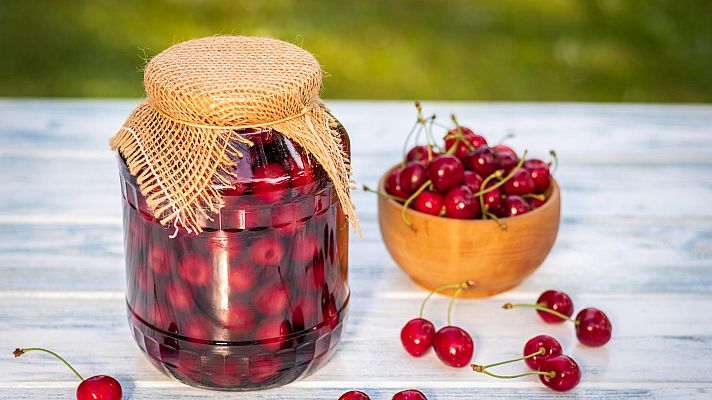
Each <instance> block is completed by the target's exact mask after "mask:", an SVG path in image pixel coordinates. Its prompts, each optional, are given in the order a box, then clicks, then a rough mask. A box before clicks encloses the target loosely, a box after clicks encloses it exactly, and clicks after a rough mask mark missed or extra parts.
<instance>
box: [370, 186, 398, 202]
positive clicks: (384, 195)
mask: <svg viewBox="0 0 712 400" xmlns="http://www.w3.org/2000/svg"><path fill="white" fill-rule="evenodd" d="M362 189H363V191H364V192H370V193H375V194H377V195H379V196H383V197H385V198H388V199H391V200H395V201H400V202H401V203H402V202H404V201H405V199H403V198H400V197H398V196H394V195H392V194H388V193H386V192H382V191H380V190H376V189H371V188H370V187H368V186H366V185H363V188H362Z"/></svg>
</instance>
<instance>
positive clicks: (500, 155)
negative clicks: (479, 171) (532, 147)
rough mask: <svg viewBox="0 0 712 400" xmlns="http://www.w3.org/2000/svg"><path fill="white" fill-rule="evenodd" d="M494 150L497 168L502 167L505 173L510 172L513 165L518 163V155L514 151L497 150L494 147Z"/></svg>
mask: <svg viewBox="0 0 712 400" xmlns="http://www.w3.org/2000/svg"><path fill="white" fill-rule="evenodd" d="M494 152H495V153H496V154H497V162H498V165H497V168H498V169H503V170H504V172H505V173H507V174H508V173H510V172H511V171H512V169H514V167H516V166H517V164H518V163H519V157H517V155H516V154H514V152H513V151H512V152H510V151H507V150H497V149H495V150H494Z"/></svg>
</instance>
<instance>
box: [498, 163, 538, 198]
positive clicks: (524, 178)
mask: <svg viewBox="0 0 712 400" xmlns="http://www.w3.org/2000/svg"><path fill="white" fill-rule="evenodd" d="M502 188H503V189H504V193H506V194H508V195H517V196H523V195H525V194H531V193H534V191H535V190H536V187H535V186H534V179H532V176H531V174H530V173H529V171H528V170H526V169H523V168H521V169H518V170H517V171H515V172H514V175H512V178H510V179H509V180H508V181H507V182H505V183H504V186H502Z"/></svg>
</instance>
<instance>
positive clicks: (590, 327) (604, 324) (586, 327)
mask: <svg viewBox="0 0 712 400" xmlns="http://www.w3.org/2000/svg"><path fill="white" fill-rule="evenodd" d="M519 307H529V308H534V309H536V310H537V312H538V313H539V316H541V318H542V319H543V320H544V321H545V322H548V323H559V322H564V321H569V322H572V323H573V324H574V325H575V327H576V337H577V338H578V340H579V342H581V344H584V345H586V346H590V347H600V346H603V345H605V344H606V343H608V342H609V341H610V340H611V336H612V334H613V324H611V320H610V319H609V318H608V316H607V315H606V314H605V313H604V312H603V311H601V310H599V309H597V308H585V309H583V310H581V311H580V312H579V313H578V314H577V315H576V319H572V318H571V316H572V315H573V311H574V306H573V302H572V301H571V297H569V295H567V294H566V293H564V292H561V291H557V290H547V291H546V292H544V293H542V294H541V296H539V299H537V302H536V303H534V304H512V303H506V304H504V305H503V306H502V308H504V309H507V310H508V309H512V308H519Z"/></svg>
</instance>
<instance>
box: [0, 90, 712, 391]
mask: <svg viewBox="0 0 712 400" xmlns="http://www.w3.org/2000/svg"><path fill="white" fill-rule="evenodd" d="M135 104H136V102H135V101H107V102H103V101H101V102H97V101H50V102H47V101H25V100H23V101H14V100H0V199H1V200H0V303H1V304H2V306H1V307H0V320H1V321H3V324H1V325H0V343H4V344H5V345H6V347H8V349H9V350H11V349H12V348H14V346H16V345H21V344H22V345H24V344H32V345H36V344H40V345H48V346H52V347H53V348H55V349H56V350H58V351H62V352H65V353H67V355H68V356H70V358H72V360H73V361H76V363H77V366H78V367H79V368H80V369H81V370H83V371H84V372H86V373H110V374H114V375H116V376H117V377H119V378H120V379H121V380H122V382H124V384H125V387H126V388H127V393H128V394H129V396H130V397H131V398H234V397H243V396H238V395H234V394H216V393H213V392H207V391H201V390H196V389H191V388H187V387H184V386H182V385H180V384H178V383H175V382H172V381H170V380H168V379H167V378H165V377H163V376H162V375H160V374H159V373H158V372H157V371H155V370H154V369H153V368H152V367H151V366H150V365H149V364H148V362H147V361H145V360H144V359H143V358H142V356H141V354H140V353H139V351H138V349H137V347H136V346H135V345H134V344H133V342H132V339H131V337H130V335H129V333H128V328H127V324H126V322H125V316H124V303H123V293H122V290H123V259H122V255H121V252H122V246H121V228H120V208H119V194H118V193H119V192H118V185H117V179H116V174H117V173H116V167H115V160H114V158H113V156H112V154H111V153H110V152H109V151H107V150H106V149H107V138H108V137H109V136H110V135H111V134H112V133H113V132H114V131H115V130H116V128H117V127H118V126H120V124H121V123H122V122H123V120H124V118H125V117H126V115H127V114H128V112H129V111H130V110H131V108H132V107H133V106H134V105H135ZM330 105H331V106H332V108H333V110H334V112H335V114H336V115H338V116H339V117H340V119H341V120H342V122H343V123H344V124H345V125H346V127H347V128H348V129H349V132H350V134H351V138H352V144H353V153H354V164H355V165H356V169H357V176H356V178H357V179H358V180H359V181H360V182H362V183H368V184H375V182H376V180H377V179H378V176H379V175H380V174H381V172H382V170H383V169H385V167H386V164H389V163H390V161H393V160H395V159H396V158H397V157H398V155H399V153H400V146H401V143H402V140H403V136H404V134H405V133H406V132H407V130H408V129H409V127H410V123H411V122H412V119H413V112H412V106H411V105H410V103H409V102H380V103H373V102H350V101H337V102H330ZM426 108H427V111H428V112H434V111H435V112H438V113H439V114H440V116H441V119H443V120H444V119H447V114H448V113H449V112H456V113H457V114H458V116H459V118H460V120H461V121H462V122H463V123H466V124H469V125H471V126H473V127H474V128H476V130H478V131H480V132H482V133H484V134H485V135H486V136H487V137H488V138H490V139H491V140H493V139H496V138H498V137H501V136H504V135H505V134H506V133H510V132H514V133H516V134H517V136H516V137H515V138H514V139H512V140H510V142H509V143H510V144H512V145H513V146H514V147H515V148H518V149H524V148H528V149H529V150H531V151H532V154H534V155H539V156H544V155H545V154H546V152H547V151H548V149H550V148H556V149H557V151H558V152H559V154H560V156H561V159H562V165H561V167H560V168H559V171H558V173H557V178H558V179H559V180H560V183H561V185H562V187H563V189H564V192H563V193H564V196H563V202H564V204H563V217H564V223H563V225H562V228H561V232H560V237H559V240H558V242H557V245H556V247H555V248H554V251H553V252H552V255H551V256H550V257H549V259H547V261H546V262H545V264H544V265H543V266H542V268H541V269H540V270H539V271H538V272H537V273H536V274H535V275H534V276H533V277H531V278H530V279H528V280H527V281H526V282H525V283H524V284H523V285H521V286H520V287H519V288H517V289H515V290H513V291H510V292H508V293H506V294H503V295H500V296H498V297H495V298H492V299H488V300H472V301H462V302H461V303H459V304H458V306H456V315H455V321H457V323H458V324H460V325H462V326H463V327H465V328H467V329H468V330H471V332H472V333H473V334H474V337H475V340H476V343H477V353H476V354H477V356H476V359H477V361H494V360H499V359H503V358H507V357H510V356H512V355H514V354H518V353H519V352H520V350H521V346H522V344H523V342H524V341H525V340H526V339H527V338H528V337H530V336H533V335H535V334H538V333H542V332H548V333H553V334H554V336H557V337H559V338H560V339H561V340H562V342H563V343H564V347H565V349H566V351H567V352H569V353H570V354H572V355H573V356H574V357H575V358H576V359H577V360H578V361H579V362H580V363H581V365H582V367H583V369H584V380H583V382H582V384H581V386H580V387H579V388H577V390H575V391H574V392H572V393H570V394H567V395H562V396H558V397H562V398H616V399H617V398H708V397H710V396H711V395H712V392H711V391H712V380H711V379H710V376H712V365H710V363H709V361H708V360H709V359H710V356H712V353H711V352H712V317H710V316H709V315H708V314H709V313H706V312H704V310H709V309H710V306H712V297H711V296H710V290H711V289H710V288H712V262H711V259H712V231H711V229H712V228H710V227H711V226H712V213H710V211H709V207H708V204H707V203H708V202H709V199H712V178H710V176H712V174H710V172H712V128H711V127H712V107H710V106H631V105H591V104H555V103H548V104H526V103H521V104H497V103H493V104H492V103H490V104H488V103H480V104H469V103H450V104H448V103H432V104H431V103H428V104H426ZM355 199H356V202H357V205H358V206H359V211H360V216H361V218H362V220H363V228H364V232H365V234H366V235H365V239H364V240H357V239H356V240H352V246H353V247H352V257H351V274H350V276H351V286H352V289H353V303H352V308H351V313H350V325H349V327H348V328H347V332H346V336H345V340H344V343H343V345H342V346H340V348H339V351H338V353H337V354H336V356H335V357H334V359H333V360H332V361H331V363H330V364H329V367H327V368H324V369H322V370H320V371H319V372H318V373H317V374H316V375H314V376H313V377H312V378H310V379H308V380H305V381H301V382H297V383H295V384H293V385H290V386H288V387H286V388H281V389H278V390H273V391H269V392H265V393H251V394H249V395H246V396H249V397H250V398H274V397H279V398H286V399H291V398H305V397H308V398H324V399H329V398H331V399H334V398H337V397H338V395H339V394H340V393H342V392H343V391H345V390H348V389H351V388H356V387H361V388H366V389H368V391H369V392H371V393H372V394H374V396H373V397H374V398H389V397H390V395H391V394H392V393H393V392H395V391H397V390H398V389H403V388H406V387H419V388H422V389H423V390H424V391H425V392H426V393H427V394H428V395H429V398H431V399H432V398H436V399H450V398H473V397H487V398H518V397H525V396H527V397H532V398H550V397H551V395H552V393H551V392H550V391H548V390H546V389H543V388H541V387H540V385H539V384H538V383H537V382H536V380H535V379H534V378H532V379H529V380H527V379H525V380H522V381H517V382H503V381H495V380H491V379H488V378H486V377H483V376H473V375H472V373H470V372H467V371H466V370H457V369H451V368H445V367H443V366H442V365H441V364H440V363H439V362H438V361H437V360H436V359H435V357H434V355H432V354H430V355H428V356H426V357H425V358H423V359H418V360H414V359H412V358H410V357H408V356H406V355H405V354H404V352H403V351H402V350H401V348H400V344H399V341H398V331H399V329H400V327H401V325H402V324H403V322H405V321H406V320H407V319H409V318H411V317H412V316H413V315H414V313H415V312H416V310H417V306H418V300H419V299H421V298H422V296H423V292H422V290H420V289H419V288H417V287H416V286H415V285H413V284H412V283H411V282H410V281H409V280H407V279H406V278H405V276H404V275H403V274H402V273H401V272H400V271H399V270H398V269H397V267H395V265H394V264H393V262H392V260H390V258H389V257H388V255H387V253H386V251H385V248H384V247H383V244H382V243H380V235H379V234H378V228H377V223H376V208H375V199H373V197H371V196H370V195H368V194H364V193H357V194H356V196H355ZM357 255H358V256H357ZM549 287H556V288H560V289H564V290H567V291H569V292H570V293H572V294H573V295H574V301H575V303H576V304H577V305H580V306H588V305H593V306H598V307H601V308H602V309H604V310H605V311H607V312H608V313H609V315H610V316H611V317H612V319H613V322H614V327H615V328H614V332H615V333H614V340H613V341H612V342H611V343H610V344H609V345H608V346H606V347H605V348H602V349H587V348H583V347H581V346H577V345H575V338H574V336H572V330H571V327H567V326H557V327H551V326H547V325H544V324H542V323H541V322H540V321H539V320H538V319H537V317H536V316H535V314H534V313H530V312H527V311H519V310H517V311H516V312H515V311H509V312H507V311H503V310H500V309H499V308H498V306H499V305H500V304H501V303H502V302H505V301H509V300H516V301H526V300H530V299H533V297H534V296H536V295H537V294H538V293H539V292H540V291H541V290H543V289H544V288H549ZM446 306H447V299H444V298H440V297H438V298H436V299H435V300H434V301H433V303H432V304H431V306H430V307H429V308H428V313H429V315H431V316H432V318H433V319H434V320H435V322H436V323H443V322H444V314H445V308H446ZM49 333H51V334H49ZM18 338H22V340H23V343H17V340H18ZM30 342H31V343H30ZM78 348H79V349H81V351H79V352H78V351H77V349H78ZM515 370H516V367H506V368H504V369H503V372H513V371H515ZM75 384H76V382H73V381H71V380H69V379H68V378H67V376H66V375H65V374H64V373H63V371H61V366H57V365H56V363H55V362H53V361H50V360H49V359H42V358H32V359H30V358H29V357H28V359H24V360H11V359H10V358H0V399H4V398H11V399H24V398H30V397H32V398H37V397H40V398H48V399H51V398H70V397H72V393H73V387H74V385H75Z"/></svg>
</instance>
